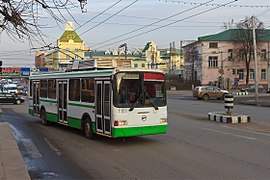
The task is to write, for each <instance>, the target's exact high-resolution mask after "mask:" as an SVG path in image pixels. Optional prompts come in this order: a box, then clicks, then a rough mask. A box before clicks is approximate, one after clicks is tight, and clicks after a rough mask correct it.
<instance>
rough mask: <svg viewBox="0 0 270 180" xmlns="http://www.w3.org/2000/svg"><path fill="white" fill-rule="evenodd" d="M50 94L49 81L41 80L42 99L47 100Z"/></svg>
mask: <svg viewBox="0 0 270 180" xmlns="http://www.w3.org/2000/svg"><path fill="white" fill-rule="evenodd" d="M47 93H48V81H47V80H40V97H43V98H47Z"/></svg>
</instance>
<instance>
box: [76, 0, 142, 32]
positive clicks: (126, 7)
mask: <svg viewBox="0 0 270 180" xmlns="http://www.w3.org/2000/svg"><path fill="white" fill-rule="evenodd" d="M136 2H138V0H135V1H133V2H132V3H130V4H129V5H127V6H125V7H124V8H122V9H120V10H119V11H117V12H116V13H114V14H112V15H111V16H109V17H108V18H106V19H105V20H103V21H101V22H100V23H98V24H97V25H95V26H93V27H91V28H90V29H88V30H86V31H84V32H83V33H80V35H83V34H85V33H87V32H89V31H90V30H92V29H94V28H96V27H97V26H99V25H101V24H103V23H104V22H106V21H108V20H109V19H111V18H113V17H114V16H116V15H117V14H119V13H121V12H122V11H124V10H126V9H128V8H129V7H130V6H132V5H133V4H135V3H136Z"/></svg>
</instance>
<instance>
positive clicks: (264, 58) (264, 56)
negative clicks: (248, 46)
mask: <svg viewBox="0 0 270 180" xmlns="http://www.w3.org/2000/svg"><path fill="white" fill-rule="evenodd" d="M261 59H262V60H266V49H262V51H261Z"/></svg>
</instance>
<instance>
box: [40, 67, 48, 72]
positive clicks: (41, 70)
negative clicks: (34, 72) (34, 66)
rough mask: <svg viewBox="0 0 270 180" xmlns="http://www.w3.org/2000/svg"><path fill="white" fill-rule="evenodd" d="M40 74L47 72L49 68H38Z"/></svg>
mask: <svg viewBox="0 0 270 180" xmlns="http://www.w3.org/2000/svg"><path fill="white" fill-rule="evenodd" d="M38 69H39V71H40V72H49V68H47V67H44V68H38Z"/></svg>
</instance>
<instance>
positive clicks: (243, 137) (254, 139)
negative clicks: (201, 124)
mask: <svg viewBox="0 0 270 180" xmlns="http://www.w3.org/2000/svg"><path fill="white" fill-rule="evenodd" d="M202 129H205V130H208V131H213V132H216V133H220V134H226V135H230V136H234V137H238V138H242V139H247V140H253V141H256V140H257V139H256V138H253V137H247V136H241V135H237V134H232V133H228V132H222V131H217V130H214V129H208V128H202Z"/></svg>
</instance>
